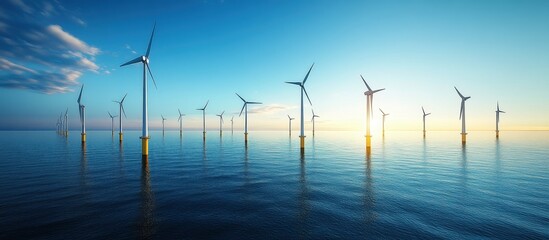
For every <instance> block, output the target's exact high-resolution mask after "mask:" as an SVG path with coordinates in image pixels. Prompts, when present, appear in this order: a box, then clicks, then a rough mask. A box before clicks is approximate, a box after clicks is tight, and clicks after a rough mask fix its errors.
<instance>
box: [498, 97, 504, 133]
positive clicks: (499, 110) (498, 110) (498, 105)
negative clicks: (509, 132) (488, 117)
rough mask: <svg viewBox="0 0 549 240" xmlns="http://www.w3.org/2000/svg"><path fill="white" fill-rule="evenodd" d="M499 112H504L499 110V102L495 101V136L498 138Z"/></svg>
mask: <svg viewBox="0 0 549 240" xmlns="http://www.w3.org/2000/svg"><path fill="white" fill-rule="evenodd" d="M500 113H505V112H504V111H500V110H499V102H497V108H496V138H499V114H500Z"/></svg>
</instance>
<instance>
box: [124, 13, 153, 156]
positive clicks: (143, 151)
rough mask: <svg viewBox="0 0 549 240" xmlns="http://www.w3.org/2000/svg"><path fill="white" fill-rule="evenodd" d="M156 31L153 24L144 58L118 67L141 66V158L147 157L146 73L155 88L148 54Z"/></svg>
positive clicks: (141, 57)
mask: <svg viewBox="0 0 549 240" xmlns="http://www.w3.org/2000/svg"><path fill="white" fill-rule="evenodd" d="M155 29H156V23H155V24H154V27H153V30H152V33H151V38H150V39H149V45H148V47H147V53H146V54H145V55H144V56H140V57H137V58H135V59H133V60H131V61H129V62H127V63H124V64H122V65H120V67H123V66H126V65H131V64H135V63H142V64H143V126H142V128H141V131H142V134H141V135H142V136H141V154H142V155H143V156H148V155H149V116H148V108H147V103H148V102H147V88H148V86H147V85H148V84H147V72H149V74H150V75H151V78H152V80H153V83H154V87H155V88H156V82H155V80H154V77H153V75H152V72H151V68H150V67H149V53H150V52H151V44H152V40H153V37H154V30H155Z"/></svg>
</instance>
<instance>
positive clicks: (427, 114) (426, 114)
mask: <svg viewBox="0 0 549 240" xmlns="http://www.w3.org/2000/svg"><path fill="white" fill-rule="evenodd" d="M421 111H423V137H425V117H427V116H429V115H431V113H425V109H423V107H421Z"/></svg>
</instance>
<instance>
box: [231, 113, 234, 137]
mask: <svg viewBox="0 0 549 240" xmlns="http://www.w3.org/2000/svg"><path fill="white" fill-rule="evenodd" d="M233 120H234V116H232V117H231V134H233V126H234V121H233Z"/></svg>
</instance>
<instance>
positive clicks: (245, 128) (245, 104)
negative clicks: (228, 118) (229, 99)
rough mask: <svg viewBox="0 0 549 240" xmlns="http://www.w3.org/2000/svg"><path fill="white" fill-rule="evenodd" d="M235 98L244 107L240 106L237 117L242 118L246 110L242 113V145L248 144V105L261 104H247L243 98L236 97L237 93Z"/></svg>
mask: <svg viewBox="0 0 549 240" xmlns="http://www.w3.org/2000/svg"><path fill="white" fill-rule="evenodd" d="M236 96H238V97H239V98H240V99H241V100H242V101H243V102H244V105H243V106H242V110H240V115H238V116H239V117H240V116H242V111H244V109H246V111H245V112H244V143H248V104H262V103H260V102H248V101H246V100H244V98H242V97H241V96H240V95H238V93H236Z"/></svg>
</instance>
